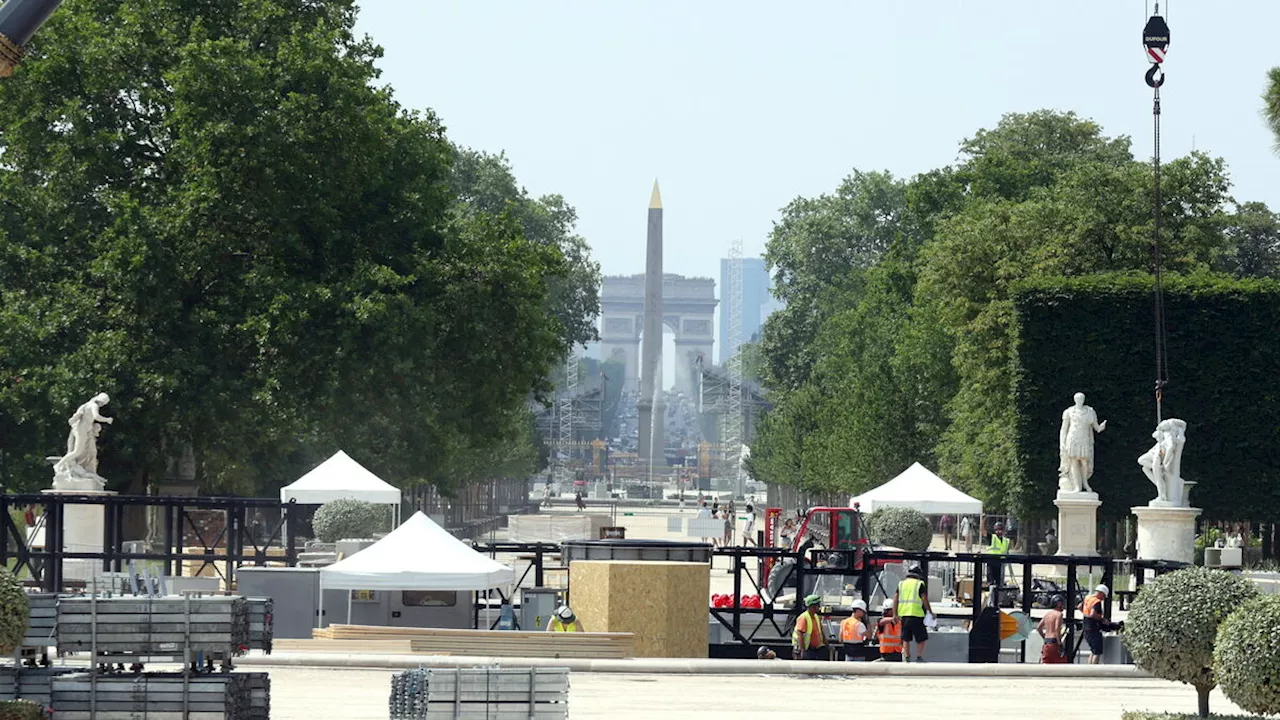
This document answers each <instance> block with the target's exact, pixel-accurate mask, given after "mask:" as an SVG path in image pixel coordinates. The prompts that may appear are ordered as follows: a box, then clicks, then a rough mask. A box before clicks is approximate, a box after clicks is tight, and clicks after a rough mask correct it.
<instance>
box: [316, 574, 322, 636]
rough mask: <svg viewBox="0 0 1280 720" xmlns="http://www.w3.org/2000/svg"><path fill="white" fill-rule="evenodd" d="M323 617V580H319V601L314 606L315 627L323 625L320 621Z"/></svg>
mask: <svg viewBox="0 0 1280 720" xmlns="http://www.w3.org/2000/svg"><path fill="white" fill-rule="evenodd" d="M323 619H324V581H323V580H321V581H320V602H319V603H318V606H317V607H316V627H318V628H320V627H324V625H321V624H320V622H321V621H322V620H323Z"/></svg>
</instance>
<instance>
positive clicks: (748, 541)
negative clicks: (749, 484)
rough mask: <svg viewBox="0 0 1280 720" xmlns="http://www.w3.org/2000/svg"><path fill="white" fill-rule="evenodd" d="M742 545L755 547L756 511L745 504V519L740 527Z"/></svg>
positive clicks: (748, 504)
mask: <svg viewBox="0 0 1280 720" xmlns="http://www.w3.org/2000/svg"><path fill="white" fill-rule="evenodd" d="M742 544H743V545H744V546H746V545H756V544H757V543H756V510H755V508H754V507H752V506H751V504H750V503H747V517H746V519H745V521H744V523H743V525H742Z"/></svg>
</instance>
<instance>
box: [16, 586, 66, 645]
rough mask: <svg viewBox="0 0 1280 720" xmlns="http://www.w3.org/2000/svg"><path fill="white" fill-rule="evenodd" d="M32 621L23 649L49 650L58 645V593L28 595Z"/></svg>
mask: <svg viewBox="0 0 1280 720" xmlns="http://www.w3.org/2000/svg"><path fill="white" fill-rule="evenodd" d="M27 604H28V605H29V606H30V607H31V620H30V622H28V623H27V634H26V637H24V638H23V640H22V646H23V647H29V648H48V647H54V646H56V645H57V644H58V596H57V594H56V593H28V594H27Z"/></svg>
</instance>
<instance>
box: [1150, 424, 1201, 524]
mask: <svg viewBox="0 0 1280 720" xmlns="http://www.w3.org/2000/svg"><path fill="white" fill-rule="evenodd" d="M1151 437H1152V438H1155V441H1156V444H1155V445H1154V446H1153V447H1152V448H1151V449H1150V450H1148V451H1146V452H1145V453H1143V454H1142V456H1141V457H1139V458H1138V464H1139V465H1141V466H1142V472H1143V473H1145V474H1146V476H1147V479H1148V480H1150V481H1151V482H1152V483H1153V484H1154V485H1155V486H1156V499H1155V500H1152V501H1151V505H1152V506H1153V507H1160V506H1165V507H1187V506H1188V504H1189V498H1188V497H1187V493H1186V485H1187V483H1186V481H1184V480H1183V479H1182V446H1183V445H1185V444H1186V442H1187V423H1186V421H1184V420H1179V419H1177V418H1169V419H1168V420H1162V421H1161V422H1160V424H1159V425H1156V431H1155V432H1153V433H1151Z"/></svg>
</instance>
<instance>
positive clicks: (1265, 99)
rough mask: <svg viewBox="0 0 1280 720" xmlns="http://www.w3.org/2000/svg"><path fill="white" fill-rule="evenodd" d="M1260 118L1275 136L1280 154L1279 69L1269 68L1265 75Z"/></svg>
mask: <svg viewBox="0 0 1280 720" xmlns="http://www.w3.org/2000/svg"><path fill="white" fill-rule="evenodd" d="M1262 116H1263V117H1264V118H1265V119H1266V121H1267V126H1268V127H1270V128H1271V132H1272V133H1273V134H1274V135H1275V136H1276V151H1277V152H1280V67H1273V68H1271V72H1270V73H1268V74H1267V90H1266V92H1264V93H1263V95H1262Z"/></svg>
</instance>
